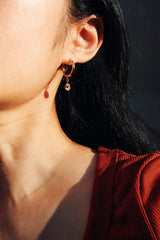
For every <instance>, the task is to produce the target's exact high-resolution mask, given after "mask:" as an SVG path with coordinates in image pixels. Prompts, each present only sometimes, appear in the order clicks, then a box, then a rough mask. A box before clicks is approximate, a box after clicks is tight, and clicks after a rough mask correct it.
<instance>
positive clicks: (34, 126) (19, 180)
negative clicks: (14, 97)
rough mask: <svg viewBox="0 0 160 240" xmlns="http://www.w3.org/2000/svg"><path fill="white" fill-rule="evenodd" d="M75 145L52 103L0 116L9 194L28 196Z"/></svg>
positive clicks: (1, 156)
mask: <svg viewBox="0 0 160 240" xmlns="http://www.w3.org/2000/svg"><path fill="white" fill-rule="evenodd" d="M72 145H74V144H73V142H72V141H71V140H69V138H68V137H67V136H66V135H65V134H64V132H63V131H62V129H61V126H60V124H59V121H58V117H57V113H56V108H55V104H54V105H53V104H52V102H51V100H46V99H44V101H39V98H37V99H35V100H34V101H31V102H29V103H27V104H26V105H23V106H21V107H18V108H17V109H14V110H13V109H12V110H8V111H4V110H3V111H1V112H0V161H1V166H2V168H3V172H4V173H5V176H6V179H7V181H8V183H9V186H10V190H11V192H12V193H13V192H14V194H15V196H17V198H19V197H21V196H19V195H20V194H22V195H25V194H27V195H28V194H29V193H31V192H32V191H34V190H35V189H36V188H38V187H39V186H40V185H42V184H43V183H44V182H45V181H47V178H49V176H51V174H52V173H53V172H54V171H55V170H56V168H57V166H59V164H60V162H61V161H62V160H63V159H64V158H65V157H66V156H67V154H68V153H69V151H70V149H71V148H72V147H71V146H72Z"/></svg>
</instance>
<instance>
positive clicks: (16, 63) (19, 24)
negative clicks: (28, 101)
mask: <svg viewBox="0 0 160 240" xmlns="http://www.w3.org/2000/svg"><path fill="white" fill-rule="evenodd" d="M59 1H60V2H61V0H59ZM56 2H57V1H53V0H21V1H18V0H3V1H1V2H0V36H1V38H0V96H1V97H0V101H1V99H2V98H3V92H5V96H4V97H6V96H7V97H9V96H11V95H12V98H13V96H14V95H15V96H16V95H17V94H21V95H22V96H23V97H25V96H28V93H29V95H30V97H31V96H32V95H35V94H38V92H39V91H40V90H42V89H43V88H44V86H45V84H46V83H47V82H48V81H49V80H50V78H51V77H52V76H53V74H55V72H56V69H57V67H58V64H59V63H58V57H57V56H58V53H59V52H57V50H56V49H53V46H54V41H55V38H56V34H57V31H58V26H59V23H60V20H61V17H62V15H63V7H62V3H61V4H57V3H56ZM15 86H16V88H15ZM1 93H2V94H1Z"/></svg>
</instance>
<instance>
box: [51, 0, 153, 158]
mask: <svg viewBox="0 0 160 240" xmlns="http://www.w3.org/2000/svg"><path fill="white" fill-rule="evenodd" d="M70 1H71V4H70V15H71V16H72V17H74V18H75V19H77V20H80V19H83V18H85V17H88V16H90V15H92V14H95V15H97V16H99V17H100V18H101V19H102V20H103V23H104V42H103V44H102V47H101V48H100V50H99V52H98V53H97V54H96V56H95V57H94V58H93V59H92V60H91V61H89V62H87V63H83V64H77V65H76V71H75V73H74V75H73V76H72V78H71V87H72V89H71V91H70V92H66V91H65V90H64V84H65V79H62V82H61V84H60V86H59V89H58V92H57V95H56V108H57V114H58V117H59V121H60V123H61V126H62V129H63V130H64V132H65V133H66V134H67V135H68V136H69V138H71V139H72V140H73V141H75V142H77V143H80V144H82V145H85V146H88V147H91V148H93V149H97V147H98V146H104V147H107V148H111V149H112V148H118V149H121V150H123V151H126V152H129V153H133V154H145V153H148V152H151V151H153V150H154V147H153V144H151V143H150V141H149V139H148V134H147V131H146V128H145V126H144V124H143V123H142V121H141V120H140V119H139V118H138V117H137V115H136V113H135V112H134V111H133V110H132V108H131V107H130V106H128V104H127V87H128V83H127V81H128V80H127V79H128V66H129V43H128V35H127V30H126V26H125V23H124V19H123V14H122V11H121V8H120V6H119V3H118V1H116V0H94V1H93V0H70Z"/></svg>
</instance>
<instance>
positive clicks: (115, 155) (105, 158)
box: [98, 147, 160, 239]
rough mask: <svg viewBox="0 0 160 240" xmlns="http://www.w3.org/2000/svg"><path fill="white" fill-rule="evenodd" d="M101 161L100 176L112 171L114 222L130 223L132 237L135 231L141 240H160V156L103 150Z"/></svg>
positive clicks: (99, 150)
mask: <svg viewBox="0 0 160 240" xmlns="http://www.w3.org/2000/svg"><path fill="white" fill-rule="evenodd" d="M98 157H99V164H98V171H99V176H101V175H106V174H107V172H109V169H111V171H112V177H113V192H112V194H113V196H114V197H113V208H114V211H113V218H115V219H116V221H117V220H118V221H119V222H123V224H124V225H125V221H127V223H126V224H127V227H128V229H129V231H130V233H128V234H131V232H132V231H131V229H132V230H133V229H134V227H135V229H138V232H139V234H140V238H142V237H143V238H144V237H145V239H160V152H154V153H150V154H146V155H140V156H136V155H133V154H128V153H125V152H123V151H121V150H118V149H113V150H111V149H106V148H103V147H99V148H98ZM106 179H107V175H106ZM128 216H129V217H128ZM116 226H118V225H116ZM133 226H134V227H133ZM125 227H126V226H125ZM121 229H123V227H122V226H121ZM135 229H134V231H136V230H135ZM116 230H117V231H120V229H116ZM143 230H144V231H143ZM122 232H123V231H122ZM125 232H126V231H125ZM141 232H143V233H144V232H145V234H146V235H145V236H144V235H141ZM122 237H123V236H122ZM130 237H131V236H130ZM115 239H116V237H115ZM137 239H138V238H137Z"/></svg>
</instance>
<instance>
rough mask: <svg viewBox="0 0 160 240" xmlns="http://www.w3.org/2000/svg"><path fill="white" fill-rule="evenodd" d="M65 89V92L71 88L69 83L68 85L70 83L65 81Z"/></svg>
mask: <svg viewBox="0 0 160 240" xmlns="http://www.w3.org/2000/svg"><path fill="white" fill-rule="evenodd" d="M65 90H66V91H67V92H69V91H70V90H71V85H70V83H66V84H65Z"/></svg>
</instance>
